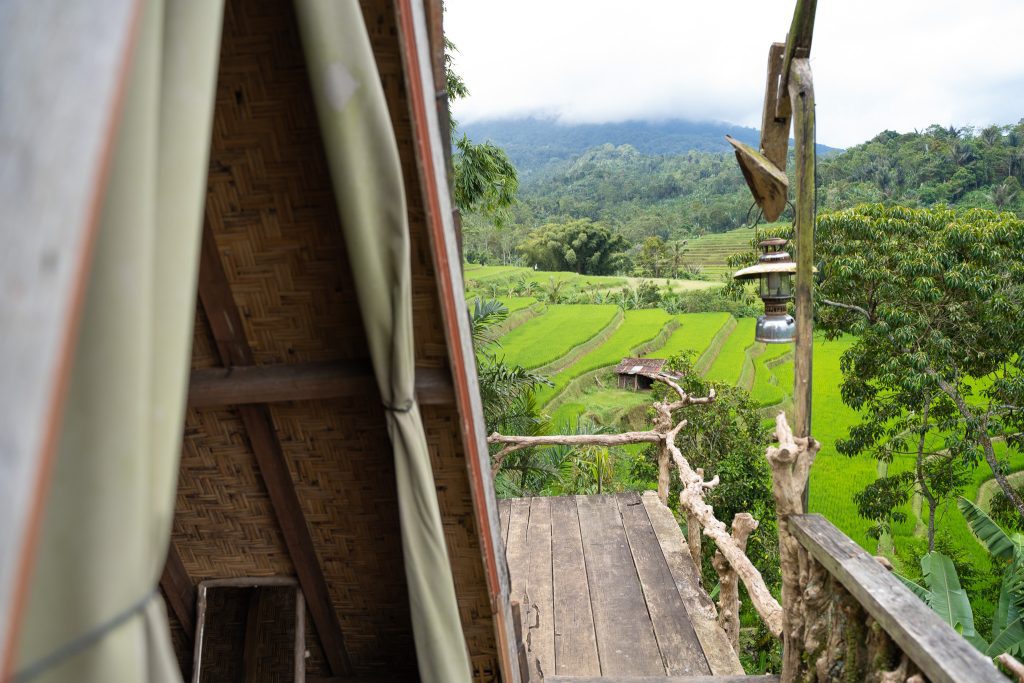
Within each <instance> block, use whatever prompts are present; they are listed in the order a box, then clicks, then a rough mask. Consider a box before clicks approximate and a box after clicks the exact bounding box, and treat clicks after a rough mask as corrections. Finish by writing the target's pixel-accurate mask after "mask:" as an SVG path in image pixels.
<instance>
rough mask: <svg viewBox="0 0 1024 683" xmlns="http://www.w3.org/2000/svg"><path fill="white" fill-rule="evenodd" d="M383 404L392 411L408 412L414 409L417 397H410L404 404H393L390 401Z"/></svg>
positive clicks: (387, 409) (385, 408)
mask: <svg viewBox="0 0 1024 683" xmlns="http://www.w3.org/2000/svg"><path fill="white" fill-rule="evenodd" d="M383 405H384V410H386V411H388V412H391V413H408V412H410V411H411V410H412V409H413V406H415V405H416V399H413V398H410V399H409V400H407V401H406V402H405V403H403V404H402V405H392V404H390V403H385V404H383Z"/></svg>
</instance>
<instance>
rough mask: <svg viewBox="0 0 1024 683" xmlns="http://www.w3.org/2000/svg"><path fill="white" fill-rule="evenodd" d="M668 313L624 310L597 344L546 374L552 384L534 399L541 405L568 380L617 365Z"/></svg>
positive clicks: (655, 332) (652, 335)
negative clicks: (562, 367) (552, 373)
mask: <svg viewBox="0 0 1024 683" xmlns="http://www.w3.org/2000/svg"><path fill="white" fill-rule="evenodd" d="M670 322H672V316H670V315H669V314H668V313H666V312H665V311H663V310H661V309H660V308H652V309H647V310H641V311H626V312H625V314H624V315H623V320H622V323H621V324H620V325H619V326H618V328H616V329H615V331H614V332H613V333H612V334H611V336H609V337H608V339H607V341H605V342H604V343H603V344H601V345H600V346H599V347H597V348H596V349H594V350H593V351H591V352H590V353H588V354H586V355H584V356H583V357H582V358H580V359H579V360H578V361H576V362H575V363H573V364H572V365H571V366H569V367H568V368H566V369H565V370H562V371H561V372H559V373H557V374H556V375H554V376H552V377H550V378H549V379H550V380H551V381H552V382H553V383H554V385H555V386H553V387H544V388H543V389H541V391H540V392H539V393H538V396H537V398H538V400H539V401H540V403H541V405H545V404H547V403H548V401H550V400H551V399H552V398H554V397H555V396H556V395H558V394H559V393H561V392H562V391H563V390H564V389H565V388H566V386H567V385H568V384H569V382H571V381H572V380H574V379H576V378H577V377H580V376H582V375H584V374H586V373H588V372H591V371H593V370H597V369H599V368H603V367H607V366H609V365H617V364H618V363H619V361H620V360H622V359H623V358H624V357H626V356H630V355H633V354H635V353H638V352H639V349H640V348H641V347H643V346H644V345H646V344H650V343H651V342H653V341H655V339H657V338H658V336H659V335H661V334H662V332H664V331H666V330H665V328H666V326H667V325H668V324H669V323H670Z"/></svg>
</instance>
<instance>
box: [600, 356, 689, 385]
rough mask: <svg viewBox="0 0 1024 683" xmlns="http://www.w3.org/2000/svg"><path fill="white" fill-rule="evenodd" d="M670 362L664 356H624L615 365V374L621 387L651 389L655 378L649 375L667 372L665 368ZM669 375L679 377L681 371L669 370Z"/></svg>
mask: <svg viewBox="0 0 1024 683" xmlns="http://www.w3.org/2000/svg"><path fill="white" fill-rule="evenodd" d="M666 362H668V361H666V360H665V359H664V358H623V359H622V361H621V362H620V363H619V364H618V365H617V366H615V374H616V375H618V376H619V382H618V386H619V388H620V389H631V390H633V391H641V390H647V389H650V388H651V386H652V385H653V384H654V380H653V379H651V378H650V377H649V375H657V374H659V373H662V372H665V371H664V370H663V368H664V367H665V363H666ZM666 374H668V376H669V377H679V376H680V375H679V373H677V372H672V371H667V373H666Z"/></svg>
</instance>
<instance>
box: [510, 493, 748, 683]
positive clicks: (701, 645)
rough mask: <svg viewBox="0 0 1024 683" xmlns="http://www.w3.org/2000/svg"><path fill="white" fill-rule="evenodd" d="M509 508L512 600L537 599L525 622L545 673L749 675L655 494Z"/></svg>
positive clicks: (517, 502) (517, 503) (539, 501)
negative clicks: (744, 672) (743, 667)
mask: <svg viewBox="0 0 1024 683" xmlns="http://www.w3.org/2000/svg"><path fill="white" fill-rule="evenodd" d="M500 512H501V530H502V535H503V537H504V539H505V547H506V549H507V550H506V557H507V559H508V566H509V573H510V576H511V581H512V599H513V600H517V599H518V600H522V601H523V602H524V604H529V605H533V606H535V610H533V611H531V621H530V622H529V623H527V624H526V626H527V627H528V628H529V633H530V635H529V642H530V650H531V653H532V654H533V655H534V656H535V657H537V659H538V660H539V661H540V665H541V668H542V670H543V672H544V674H545V676H590V677H596V676H604V677H611V676H618V677H621V676H630V677H641V676H642V677H647V676H654V677H669V676H701V675H705V676H706V675H716V676H730V675H732V676H735V675H742V674H743V669H742V667H741V666H740V663H739V660H738V658H737V657H736V655H735V653H734V652H733V651H732V647H731V646H730V645H729V642H728V640H727V639H726V636H725V633H724V632H723V631H722V630H721V628H719V626H718V624H717V622H716V620H715V610H714V606H713V605H712V603H711V600H710V598H709V597H708V595H707V593H705V591H704V590H703V589H702V588H701V587H700V584H699V583H698V578H697V577H698V572H697V569H696V567H695V566H694V564H693V560H692V559H691V558H690V554H689V550H688V549H687V546H686V542H685V540H684V539H683V535H682V532H681V531H680V529H679V525H678V524H676V521H675V519H674V518H673V517H672V513H671V511H669V509H668V508H666V507H665V506H664V505H662V504H661V503H660V502H659V501H658V498H657V495H656V494H654V493H653V492H648V493H645V494H644V495H643V496H640V495H639V494H636V493H625V494H619V495H603V496H575V497H558V498H517V499H512V500H503V501H500ZM524 596H528V599H524Z"/></svg>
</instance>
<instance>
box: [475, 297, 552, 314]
mask: <svg viewBox="0 0 1024 683" xmlns="http://www.w3.org/2000/svg"><path fill="white" fill-rule="evenodd" d="M498 301H500V302H501V303H503V304H505V308H507V309H508V312H509V313H515V312H516V311H520V310H522V309H524V308H528V307H530V306H532V305H534V304H535V303H537V300H536V299H534V298H533V297H532V296H503V297H499V298H498ZM469 305H470V306H472V305H473V302H472V301H470V302H469Z"/></svg>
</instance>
